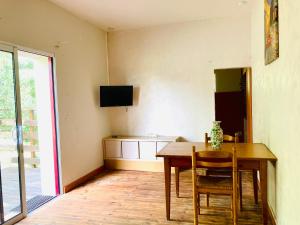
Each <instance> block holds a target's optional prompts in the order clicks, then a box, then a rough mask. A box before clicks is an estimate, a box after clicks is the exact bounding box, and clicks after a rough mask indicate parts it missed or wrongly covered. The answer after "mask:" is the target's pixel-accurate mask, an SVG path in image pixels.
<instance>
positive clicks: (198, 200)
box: [197, 193, 200, 215]
mask: <svg viewBox="0 0 300 225" xmlns="http://www.w3.org/2000/svg"><path fill="white" fill-rule="evenodd" d="M197 202H198V214H199V215H200V193H198V199H197Z"/></svg>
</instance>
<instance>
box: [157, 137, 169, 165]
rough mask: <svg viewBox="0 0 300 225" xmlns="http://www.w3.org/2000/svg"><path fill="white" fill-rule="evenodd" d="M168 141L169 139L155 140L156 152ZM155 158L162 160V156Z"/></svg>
mask: <svg viewBox="0 0 300 225" xmlns="http://www.w3.org/2000/svg"><path fill="white" fill-rule="evenodd" d="M169 143H170V142H169V141H158V142H156V152H159V151H160V150H162V149H163V148H164V147H165V146H167V145H168V144H169ZM157 160H159V161H163V160H164V159H163V158H162V157H157Z"/></svg>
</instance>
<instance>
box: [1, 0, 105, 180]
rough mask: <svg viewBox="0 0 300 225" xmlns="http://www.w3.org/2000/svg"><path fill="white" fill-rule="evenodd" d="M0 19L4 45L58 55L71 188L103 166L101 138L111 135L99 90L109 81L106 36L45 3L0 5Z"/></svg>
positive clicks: (7, 0) (4, 1)
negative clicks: (58, 46) (100, 100)
mask: <svg viewBox="0 0 300 225" xmlns="http://www.w3.org/2000/svg"><path fill="white" fill-rule="evenodd" d="M0 17H1V20H0V41H6V42H11V43H15V44H18V45H22V46H25V47H29V48H33V49H36V50H40V51H45V52H49V53H54V54H55V58H56V66H57V67H56V72H57V90H58V99H57V100H58V111H59V126H60V137H61V157H62V182H63V185H66V184H68V183H70V182H72V181H73V180H75V179H78V178H79V177H81V176H83V175H85V174H87V173H88V172H90V171H92V170H94V169H96V168H98V167H99V166H100V165H102V164H103V159H102V150H101V139H102V137H103V136H106V135H108V134H109V133H110V130H109V124H108V122H107V121H108V119H107V116H106V112H105V111H104V110H103V109H100V107H99V85H100V84H105V83H106V82H107V71H106V68H107V65H106V58H107V57H106V56H107V55H106V32H104V31H101V30H99V29H98V28H96V27H94V26H92V25H90V24H88V23H86V22H84V21H82V20H80V19H78V18H76V17H74V16H73V15H71V14H69V13H68V12H66V11H65V10H63V9H61V8H59V7H57V6H56V5H54V4H51V3H49V2H48V1H46V0H26V1H24V0H0ZM59 42H61V47H60V48H55V47H54V46H55V45H57V44H58V43H59Z"/></svg>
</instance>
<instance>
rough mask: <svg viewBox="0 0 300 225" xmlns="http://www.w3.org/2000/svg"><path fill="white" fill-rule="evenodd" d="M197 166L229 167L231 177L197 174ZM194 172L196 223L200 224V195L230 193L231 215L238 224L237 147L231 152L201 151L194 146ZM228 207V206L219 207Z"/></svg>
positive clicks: (211, 167) (207, 167) (209, 167)
mask: <svg viewBox="0 0 300 225" xmlns="http://www.w3.org/2000/svg"><path fill="white" fill-rule="evenodd" d="M197 168H206V169H229V170H230V171H231V172H232V176H230V177H213V176H199V175H197V171H196V170H197ZM192 174H193V206H194V225H198V214H200V195H201V194H214V195H229V196H231V213H232V214H231V215H232V219H233V224H234V225H236V224H237V189H238V187H237V160H236V149H235V147H234V148H233V150H232V153H231V152H224V151H199V152H196V147H195V146H193V152H192ZM218 209H226V208H220V207H219V208H218Z"/></svg>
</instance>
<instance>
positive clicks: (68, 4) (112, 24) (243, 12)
mask: <svg viewBox="0 0 300 225" xmlns="http://www.w3.org/2000/svg"><path fill="white" fill-rule="evenodd" d="M50 1H51V2H53V3H55V4H56V5H58V6H60V7H62V8H64V9H66V10H67V11H70V12H71V13H73V14H74V15H76V16H78V17H81V18H82V19H84V20H87V21H89V22H90V23H92V24H95V25H96V26H98V27H100V28H102V29H104V30H108V31H112V30H126V29H135V28H141V27H148V26H157V25H162V24H170V23H181V22H187V21H197V20H205V19H213V18H224V17H242V16H248V15H249V14H250V10H251V7H250V2H251V1H252V0H50Z"/></svg>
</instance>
